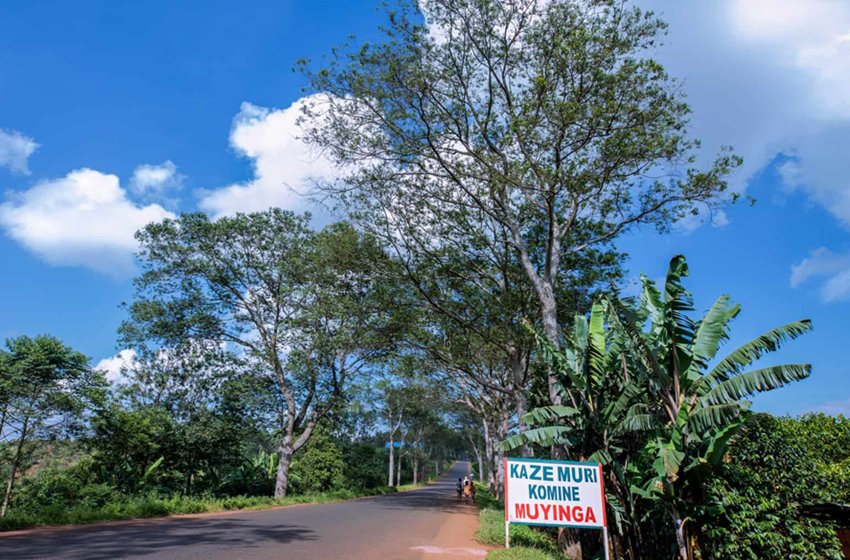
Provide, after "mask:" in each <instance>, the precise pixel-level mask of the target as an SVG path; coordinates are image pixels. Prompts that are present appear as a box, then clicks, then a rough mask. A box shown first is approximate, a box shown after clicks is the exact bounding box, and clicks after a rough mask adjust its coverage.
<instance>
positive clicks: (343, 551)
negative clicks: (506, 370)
mask: <svg viewBox="0 0 850 560" xmlns="http://www.w3.org/2000/svg"><path fill="white" fill-rule="evenodd" d="M468 469H469V464H468V463H457V464H455V465H454V467H452V469H451V470H450V471H449V473H448V474H447V476H446V477H445V478H444V479H443V480H441V481H440V482H437V483H435V484H431V485H428V486H425V487H422V488H418V489H416V490H411V491H408V492H400V493H397V494H388V495H385V496H379V497H375V498H369V499H361V500H352V501H347V502H339V503H335V504H319V505H309V506H296V507H289V508H280V509H275V510H265V511H253V512H242V513H240V512H228V513H224V514H213V515H208V516H197V517H172V518H162V519H152V520H143V521H136V522H126V523H109V524H101V525H89V526H79V527H72V528H57V529H40V530H36V531H34V532H26V533H22V534H17V535H7V536H3V535H2V534H0V558H1V559H3V560H13V559H16V560H17V559H20V560H24V559H36V558H38V559H56V560H59V559H62V560H72V559H80V560H82V559H85V560H112V559H133V558H138V559H145V560H224V559H228V560H229V559H236V560H266V559H268V560H272V559H274V560H279V559H287V560H289V559H302V558H303V559H311V560H343V559H345V560H362V559H372V558H375V559H378V558H380V559H405V560H406V559H413V560H416V559H424V558H433V559H434V560H446V559H447V558H449V557H461V556H465V555H468V556H469V558H474V557H475V556H478V557H479V558H483V554H484V552H483V551H481V550H473V549H464V548H445V547H446V546H465V544H464V543H465V542H468V541H469V538H470V537H471V530H472V529H468V527H471V525H470V523H471V522H472V523H474V516H475V512H474V506H466V505H463V504H458V503H457V502H456V495H455V488H454V484H455V482H456V481H457V479H458V477H460V476H463V475H464V474H466V472H468ZM453 481H455V482H453ZM458 543H460V544H458ZM446 553H448V554H446Z"/></svg>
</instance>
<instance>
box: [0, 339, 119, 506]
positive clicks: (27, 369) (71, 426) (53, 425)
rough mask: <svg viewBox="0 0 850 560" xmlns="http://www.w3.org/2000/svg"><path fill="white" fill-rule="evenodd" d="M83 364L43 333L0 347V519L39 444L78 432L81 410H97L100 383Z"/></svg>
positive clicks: (84, 361) (80, 356)
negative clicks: (0, 484) (0, 486)
mask: <svg viewBox="0 0 850 560" xmlns="http://www.w3.org/2000/svg"><path fill="white" fill-rule="evenodd" d="M88 362H89V360H88V358H87V357H86V356H84V355H83V354H81V353H79V352H77V351H75V350H74V349H72V348H70V347H68V346H65V345H64V344H63V343H62V342H61V341H60V340H58V339H57V338H55V337H52V336H47V335H41V336H37V337H35V338H30V337H28V336H20V337H17V338H13V339H8V340H7V341H6V348H5V349H0V467H2V468H0V472H2V473H3V475H4V478H7V483H6V485H5V488H6V491H5V493H4V497H3V504H2V507H0V517H3V516H5V515H6V512H7V510H8V507H9V503H10V501H11V499H12V496H13V491H14V485H15V482H16V479H17V477H18V475H19V474H20V473H21V472H24V471H25V470H26V469H27V468H28V467H29V466H30V464H31V463H32V461H33V452H34V451H35V450H37V449H38V448H39V447H40V446H41V445H40V444H41V443H43V442H45V441H49V440H53V439H55V438H57V437H62V436H65V437H67V436H70V435H74V434H78V433H79V432H80V431H81V430H82V429H83V427H84V425H85V414H86V412H87V411H89V410H92V409H97V408H99V407H100V406H102V404H103V402H104V400H105V397H106V380H105V378H104V376H103V374H102V373H100V372H96V371H93V370H92V369H91V368H90V367H89V363H88Z"/></svg>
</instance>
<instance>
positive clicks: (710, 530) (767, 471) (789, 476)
mask: <svg viewBox="0 0 850 560" xmlns="http://www.w3.org/2000/svg"><path fill="white" fill-rule="evenodd" d="M848 438H850V420H848V419H846V418H844V417H838V418H834V417H830V416H826V415H824V414H811V415H806V416H803V417H802V418H799V419H793V418H774V417H772V416H769V415H767V414H758V415H756V416H755V417H754V418H753V419H752V421H750V422H749V423H748V424H747V426H746V428H745V429H744V430H743V431H742V433H741V435H740V436H739V437H738V438H736V439H735V440H734V441H733V442H732V444H731V445H730V447H729V453H728V456H727V458H726V460H725V461H724V463H723V465H722V467H721V470H720V472H719V473H718V476H717V477H716V478H715V479H714V480H713V481H712V483H711V484H710V485H709V486H708V489H707V492H706V500H705V502H704V503H703V504H701V507H700V508H699V515H698V517H697V526H699V527H701V528H702V531H703V533H704V534H705V536H706V538H705V539H704V541H705V542H704V549H705V553H706V555H707V556H708V557H710V558H717V559H718V560H722V559H728V560H757V559H758V560H780V559H783V560H784V559H793V560H820V559H826V558H828V559H831V560H840V559H841V558H842V555H841V552H840V546H839V543H838V540H837V537H836V534H835V528H834V527H832V526H830V525H829V524H824V523H821V522H819V521H815V520H811V519H807V518H805V517H801V516H800V515H799V514H798V513H797V511H796V509H795V506H796V505H797V504H803V505H805V504H819V503H830V502H831V503H848V502H850V486H848V484H847V481H848V480H850V447H848V446H847V445H842V443H843V444H846V443H847V442H848Z"/></svg>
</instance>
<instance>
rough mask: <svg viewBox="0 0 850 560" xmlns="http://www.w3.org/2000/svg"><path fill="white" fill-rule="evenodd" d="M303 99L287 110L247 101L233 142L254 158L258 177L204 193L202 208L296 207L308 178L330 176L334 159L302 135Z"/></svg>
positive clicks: (222, 211)
mask: <svg viewBox="0 0 850 560" xmlns="http://www.w3.org/2000/svg"><path fill="white" fill-rule="evenodd" d="M309 99H310V98H303V99H300V100H298V101H296V102H295V103H293V104H292V105H290V106H289V107H287V108H286V109H269V108H266V107H259V106H257V105H253V104H251V103H247V102H246V103H243V104H242V107H241V110H240V111H239V113H238V114H237V115H236V117H234V119H233V126H232V128H231V130H230V145H231V146H232V147H233V149H234V150H236V152H237V153H238V154H240V155H242V156H245V157H247V158H250V159H251V160H252V164H253V170H254V178H253V179H251V180H250V181H247V182H244V183H236V184H233V185H229V186H226V187H223V188H221V189H218V190H214V191H204V192H202V193H201V200H200V203H199V205H200V207H201V208H202V209H203V210H205V211H207V212H209V213H210V214H212V215H213V216H214V217H219V216H223V215H227V214H233V213H236V212H253V211H259V210H266V209H267V208H269V207H271V206H279V207H283V208H288V209H294V208H296V207H298V206H300V205H301V204H302V201H301V200H300V198H299V195H300V193H302V192H304V191H306V190H308V188H309V184H308V181H309V180H310V179H314V178H315V179H318V178H322V177H326V176H328V175H329V174H330V172H331V170H332V164H331V163H330V162H329V161H328V160H327V159H325V158H323V157H321V156H319V155H317V154H316V153H314V152H313V150H311V148H310V147H308V146H307V145H306V144H304V142H302V141H301V140H300V139H299V136H298V124H297V120H298V117H299V115H300V114H301V110H300V108H301V106H302V103H304V102H306V101H309Z"/></svg>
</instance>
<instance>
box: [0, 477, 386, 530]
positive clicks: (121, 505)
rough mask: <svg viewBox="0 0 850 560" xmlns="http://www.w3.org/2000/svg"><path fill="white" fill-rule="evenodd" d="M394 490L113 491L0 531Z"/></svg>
mask: <svg viewBox="0 0 850 560" xmlns="http://www.w3.org/2000/svg"><path fill="white" fill-rule="evenodd" d="M395 491H396V490H395V488H387V487H380V488H372V489H369V490H361V491H356V492H355V491H353V490H337V491H333V492H323V493H317V494H302V495H300V496H291V497H288V498H284V499H275V498H272V497H270V496H262V497H257V496H255V497H249V496H231V497H228V498H206V497H190V496H179V495H175V496H171V497H162V496H157V495H138V496H127V495H121V494H113V495H112V497H111V499H110V500H109V501H108V502H105V503H103V504H101V505H99V506H89V505H82V504H80V505H68V506H63V505H59V504H53V505H50V506H47V507H39V508H37V509H32V510H29V509H24V510H22V511H11V512H10V514H9V515H8V516H6V517H5V518H0V531H12V530H15V529H23V528H26V527H33V526H37V525H66V524H84V523H97V522H99V521H112V520H118V519H137V518H146V517H161V516H164V515H183V514H190V513H212V512H218V511H228V510H236V509H268V508H272V507H279V506H286V505H293V504H319V503H328V502H338V501H341V500H350V499H352V498H359V497H363V496H376V495H381V494H389V493H392V492H395Z"/></svg>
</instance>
